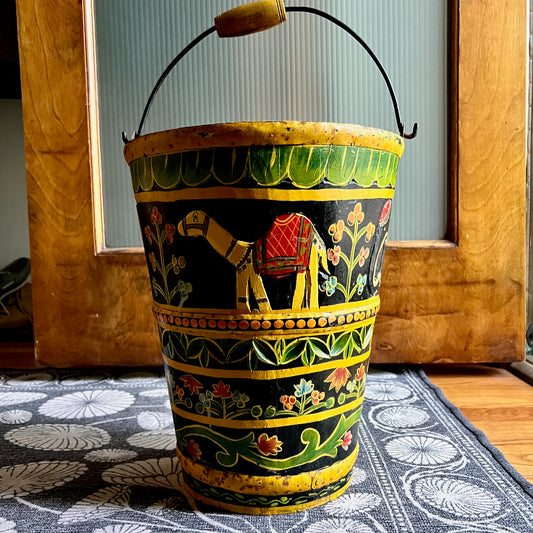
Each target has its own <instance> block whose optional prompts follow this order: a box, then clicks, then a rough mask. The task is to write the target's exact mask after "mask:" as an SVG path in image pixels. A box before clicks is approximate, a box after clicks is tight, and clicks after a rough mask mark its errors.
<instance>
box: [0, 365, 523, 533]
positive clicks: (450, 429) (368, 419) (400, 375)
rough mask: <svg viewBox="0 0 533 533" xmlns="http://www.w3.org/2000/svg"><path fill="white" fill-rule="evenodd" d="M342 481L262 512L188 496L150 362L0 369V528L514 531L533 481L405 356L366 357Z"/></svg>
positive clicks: (251, 532) (105, 532) (14, 532)
mask: <svg viewBox="0 0 533 533" xmlns="http://www.w3.org/2000/svg"><path fill="white" fill-rule="evenodd" d="M359 431H360V443H361V448H360V454H359V458H358V460H357V462H356V466H355V468H354V470H353V478H352V483H351V485H350V487H349V489H348V490H347V491H346V492H345V493H344V494H343V495H342V496H340V497H339V498H338V499H336V500H333V501H331V502H329V503H327V504H325V505H323V506H321V507H318V508H315V509H311V510H309V511H304V512H300V513H294V514H289V515H279V516H271V517H255V516H246V515H235V514H229V513H223V512H220V511H217V510H214V509H211V508H207V507H205V506H202V505H198V504H197V503H196V502H195V501H194V500H193V499H192V498H191V497H190V495H189V494H188V493H187V491H186V489H185V488H184V486H183V480H182V474H181V471H180V467H179V464H178V461H177V459H176V457H175V451H174V450H175V433H174V428H173V425H172V417H171V411H170V405H169V401H168V390H167V386H166V383H165V380H164V377H163V373H162V371H159V369H148V370H146V369H122V370H112V371H111V370H102V369H98V370H91V371H90V370H49V369H47V370H43V371H35V372H30V371H3V372H1V373H0V446H1V451H2V453H1V454H0V533H22V532H32V533H39V532H45V531H46V532H48V531H54V532H76V533H156V532H158V533H159V532H168V531H188V532H191V533H192V532H194V533H202V532H210V531H225V532H233V533H262V532H265V531H269V532H272V533H274V532H279V533H282V532H283V533H285V532H291V533H326V532H327V533H336V532H343V533H344V532H354V533H378V532H379V533H388V532H398V533H403V532H419V531H431V532H446V533H455V532H457V533H460V532H461V533H467V532H483V533H500V532H501V533H503V532H505V533H525V532H527V531H531V524H532V523H533V487H532V486H531V485H530V484H528V483H527V482H526V481H525V480H524V479H523V478H522V477H521V476H520V475H519V474H517V473H516V471H514V470H513V469H512V467H510V465H509V464H508V463H507V462H506V461H505V459H504V458H503V456H502V455H501V454H500V452H498V450H496V449H495V448H494V447H492V446H491V445H490V444H489V443H488V442H487V440H486V438H485V437H484V435H483V434H481V433H480V432H478V431H477V430H476V429H475V428H473V427H472V426H471V425H470V424H469V422H467V421H466V420H465V419H464V417H463V416H462V415H461V414H460V412H459V411H458V410H457V409H456V408H455V407H454V406H452V405H451V404H449V402H447V400H446V399H445V398H444V397H443V396H442V394H441V393H440V391H439V390H438V389H435V388H434V387H433V386H432V385H431V383H429V381H428V380H427V378H426V376H425V375H424V373H423V372H422V371H420V370H417V369H412V368H388V369H383V368H373V369H371V371H370V373H369V375H368V381H367V386H366V393H365V402H364V407H363V419H362V422H361V426H360V430H359Z"/></svg>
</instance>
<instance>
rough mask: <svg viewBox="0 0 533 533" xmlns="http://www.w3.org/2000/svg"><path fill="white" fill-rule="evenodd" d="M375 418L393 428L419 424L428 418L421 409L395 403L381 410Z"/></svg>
mask: <svg viewBox="0 0 533 533" xmlns="http://www.w3.org/2000/svg"><path fill="white" fill-rule="evenodd" d="M376 420H377V421H378V422H379V423H380V424H383V425H384V426H389V427H393V428H410V427H416V426H421V425H422V424H424V423H425V422H427V421H428V420H429V415H428V414H427V413H426V411H424V410H423V409H419V408H418V407H413V406H411V405H395V406H394V407H389V408H388V409H385V410H384V411H381V412H380V413H378V414H377V415H376Z"/></svg>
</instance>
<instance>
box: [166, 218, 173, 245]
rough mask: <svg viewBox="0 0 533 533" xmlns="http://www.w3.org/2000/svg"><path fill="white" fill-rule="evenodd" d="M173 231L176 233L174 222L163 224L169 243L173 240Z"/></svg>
mask: <svg viewBox="0 0 533 533" xmlns="http://www.w3.org/2000/svg"><path fill="white" fill-rule="evenodd" d="M174 233H176V227H175V226H174V224H169V223H168V222H167V223H166V224H165V235H166V238H167V241H168V243H169V244H172V243H173V242H174Z"/></svg>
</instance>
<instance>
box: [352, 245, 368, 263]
mask: <svg viewBox="0 0 533 533" xmlns="http://www.w3.org/2000/svg"><path fill="white" fill-rule="evenodd" d="M369 255H370V249H369V248H367V247H366V246H362V247H361V249H360V250H359V255H358V256H357V257H356V259H355V260H356V261H357V262H358V263H359V266H360V267H362V266H363V265H364V264H365V261H366V260H367V259H368V256H369Z"/></svg>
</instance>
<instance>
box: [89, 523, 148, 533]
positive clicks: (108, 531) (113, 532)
mask: <svg viewBox="0 0 533 533" xmlns="http://www.w3.org/2000/svg"><path fill="white" fill-rule="evenodd" d="M93 533H152V530H151V529H147V528H145V527H144V526H142V525H137V524H112V525H108V526H105V527H103V528H101V527H99V528H98V529H95V530H94V531H93Z"/></svg>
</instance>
